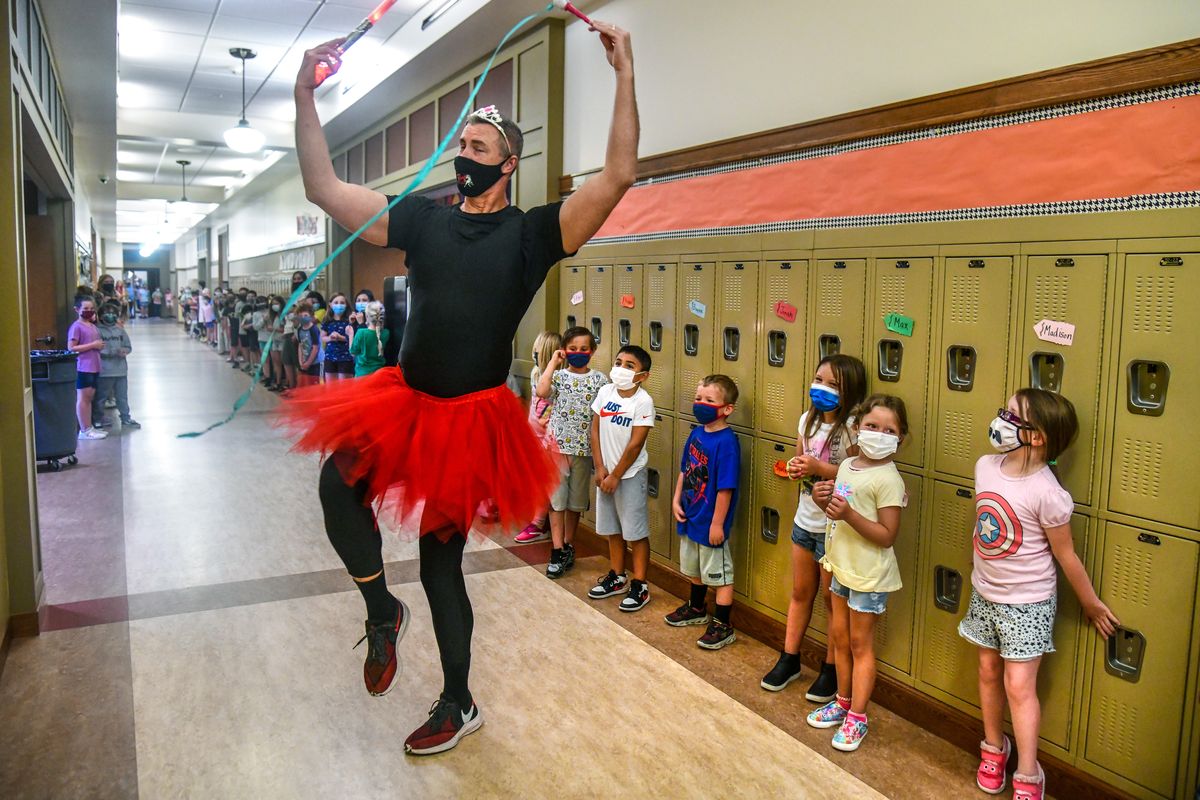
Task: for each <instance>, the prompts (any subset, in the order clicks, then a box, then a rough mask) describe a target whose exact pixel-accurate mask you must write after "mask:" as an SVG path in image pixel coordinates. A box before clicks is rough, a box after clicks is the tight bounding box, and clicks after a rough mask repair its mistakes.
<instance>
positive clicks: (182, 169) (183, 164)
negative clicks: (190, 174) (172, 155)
mask: <svg viewBox="0 0 1200 800" xmlns="http://www.w3.org/2000/svg"><path fill="white" fill-rule="evenodd" d="M175 163H176V164H178V165H179V180H180V182H181V183H182V184H183V196H182V197H180V198H179V202H181V203H186V202H187V201H188V199H187V168H188V164H191V163H192V162H190V161H188V160H187V159H186V158H181V159H179V160H178V161H176V162H175Z"/></svg>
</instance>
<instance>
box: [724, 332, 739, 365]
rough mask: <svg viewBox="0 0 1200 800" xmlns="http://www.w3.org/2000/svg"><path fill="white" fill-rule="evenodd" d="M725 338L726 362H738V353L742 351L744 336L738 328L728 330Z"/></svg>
mask: <svg viewBox="0 0 1200 800" xmlns="http://www.w3.org/2000/svg"><path fill="white" fill-rule="evenodd" d="M724 338H725V360H726V361H737V360H738V353H739V352H740V351H741V349H742V334H741V332H740V331H739V330H738V329H737V328H726V329H725V332H724Z"/></svg>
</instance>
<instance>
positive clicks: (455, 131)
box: [176, 3, 554, 439]
mask: <svg viewBox="0 0 1200 800" xmlns="http://www.w3.org/2000/svg"><path fill="white" fill-rule="evenodd" d="M553 10H554V4H553V3H550V4H549V5H547V6H546V8H545V9H543V10H542V11H539V12H537V13H535V14H530V15H529V16H527V17H525V18H524V19H522V20H521V21H520V22H518V23H517V24H516V25H513V26H512V27H511V28H509V29H508V33H506V34H504V37H503V38H501V39H500V44H498V45H496V49H495V50H493V51H492V57H491V58H489V59H488V62H487V64H486V65H485V66H484V68H483V72H482V73H481V74H480V76H479V80H477V81H476V82H475V88H474V89H472V90H471V94H470V95H468V96H467V100H466V102H465V103H463V107H462V110H461V111H459V112H458V120H457V121H456V122H455V123H454V124H453V125H451V126H450V128H449V129H448V130H447V131H446V136H445V137H444V138H443V139H442V141H441V142H440V143H438V146H437V149H435V150H434V151H433V154H432V155H430V156H429V160H428V161H426V162H425V166H424V167H422V168H421V171H420V172H418V173H417V174H416V176H415V177H414V178H413V179H412V182H411V183H409V184H408V186H406V187H405V189H404V191H403V192H401V193H400V194H398V195H396V196H395V197H394V198H393V199H392V202H390V203H388V204H387V205H386V206H384V207H383V208H382V209H380V211H379V213H378V214H376V215H375V216H373V217H371V218H370V219H369V220H367V221H366V222H364V223H363V224H362V227H361V228H359V229H358V230H356V231H355V232H354V233H353V234H351V236H350V238H349V239H347V240H346V241H344V242H342V243H341V245H339V246H338V248H337V249H336V250H334V251H333V252H332V253H330V254H329V256H328V257H327V258H326V259H325V260H324V261H322V262H321V263H320V265H319V266H318V267H317V268H316V269H315V270H313V273H312V275H309V276H308V279H307V280H306V281H304V283H302V284H300V285H299V286H298V287H297V288H296V290H295V291H294V292H292V294H291V296H290V297H289V298H288V301H287V304H286V305H284V307H283V310H282V311H280V312H279V316H280V317H282V316H285V315H286V314H287V313H288V311H290V310H291V309H292V307H293V306H295V305H296V303H297V302H298V301H299V300H300V299H301V298H302V297H303V296H304V295H305V294H307V292H308V287H309V286H310V285H312V282H313V281H315V280H316V279H317V276H318V275H320V274H321V273H322V272H324V271H325V269H326V268H327V267H328V266H329V265H330V264H332V263H333V260H334V259H335V258H337V257H338V256H340V255H341V254H342V253H343V252H344V251H345V250H346V248H347V247H349V246H350V245H351V244H353V243H354V240H355V239H357V238H358V237H359V236H362V235H363V233H364V232H365V231H366V230H367V229H368V228H370V227H371V226H372V225H374V224H375V222H376V221H377V220H379V218H380V217H382V216H383V215H384V214H386V213H388V212H389V211H391V210H392V207H393V206H395V205H396V204H397V203H399V202H400V201H401V200H403V199H404V198H406V197H408V196H409V195H410V194H412V193H413V192H414V191H416V190H417V187H419V186H420V185H421V184H422V183H423V182H424V181H425V179H426V178H427V177H429V173H430V171H431V170H433V168H434V166H436V165H437V162H438V159H439V158H441V157H442V153H444V152H445V151H446V148H447V147H449V146H450V142H451V141H453V140H454V137H456V136H458V135H459V131H461V129H462V125H463V121H464V120H465V119H466V118H467V115H468V114H470V113H471V108H472V106H473V104H474V103H475V95H477V94H479V90H480V89H481V88H483V83H484V81H485V80H487V76H488V73H490V72H491V71H492V64H494V63H495V61H496V56H498V55H500V51H501V50H503V49H504V46H505V45H506V44H508V40H509V39H511V38H512V37H513V36H515V35H516V33H517V31H519V30H521V28H524V27H525V26H526V25H527V24H529V23H530V22H532V21H533V20H535V19H537V18H538V17H541V16H544V15H545V14H548V13H550V12H551V11H553ZM274 342H275V332H274V331H271V336H270V338H269V339H268V340H267V347H266V348H264V349H263V353H262V358H260V359H259V361H258V366H257V367H256V368H255V370H254V375H253V376H252V377H251V378H250V388H248V389H247V390H246V391H244V392H242V396H241V397H239V398H238V399H237V400H236V401H234V404H233V410H232V411H230V412H229V415H228V416H227V417H225V419H222V420H219V421H217V422H214V423H213V424H211V425H209V426H208V427H207V428H205V429H204V430H202V431H192V432H191V433H180V434H177V435H176V438H178V439H195V438H197V437H199V436H203V435H204V434H206V433H208V432H209V431H211V430H213V429H215V428H219V427H221V426H222V425H224V424H226V423H227V422H230V421H232V420H233V418H234V417H236V416H237V414H238V411H240V410H241V409H242V406H244V405H246V402H247V401H248V400H249V399H250V395H251V393H253V392H254V387H255V386H257V385H258V378H259V376H260V375H262V370H263V367H264V366H265V365H266V363H267V359H268V358H270V356H271V345H272V344H273V343H274Z"/></svg>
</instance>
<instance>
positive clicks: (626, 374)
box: [608, 367, 637, 391]
mask: <svg viewBox="0 0 1200 800" xmlns="http://www.w3.org/2000/svg"><path fill="white" fill-rule="evenodd" d="M635 377H637V373H636V372H634V371H633V370H631V369H629V368H627V367H613V368H612V370H611V371H610V372H609V373H608V379H609V380H610V381H612V382H613V385H614V386H616V387H617V388H618V389H622V390H624V391H629V390H630V389H632V388H633V379H634V378H635Z"/></svg>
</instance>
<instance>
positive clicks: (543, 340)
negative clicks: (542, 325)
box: [532, 331, 563, 382]
mask: <svg viewBox="0 0 1200 800" xmlns="http://www.w3.org/2000/svg"><path fill="white" fill-rule="evenodd" d="M562 346H563V340H562V337H561V336H559V335H558V332H557V331H542V332H541V333H539V334H538V335H537V338H536V339H534V340H533V353H532V355H533V370H534V375H535V377H534V379H533V380H534V382H536V381H537V380H538V379H539V378H541V376H542V370H543V369H545V367H546V365H547V364H549V363H550V359H551V358H553V357H554V353H555V351H557V350H561V349H562Z"/></svg>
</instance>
